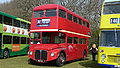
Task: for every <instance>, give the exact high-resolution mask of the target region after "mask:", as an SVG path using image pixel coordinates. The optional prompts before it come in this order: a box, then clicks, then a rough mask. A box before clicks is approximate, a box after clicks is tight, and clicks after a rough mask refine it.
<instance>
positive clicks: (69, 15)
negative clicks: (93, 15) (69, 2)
mask: <svg viewBox="0 0 120 68" xmlns="http://www.w3.org/2000/svg"><path fill="white" fill-rule="evenodd" d="M67 16H68V19H69V20H71V21H72V15H71V14H69V13H68V14H67Z"/></svg>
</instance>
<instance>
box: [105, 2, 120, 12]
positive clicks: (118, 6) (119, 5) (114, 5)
mask: <svg viewBox="0 0 120 68" xmlns="http://www.w3.org/2000/svg"><path fill="white" fill-rule="evenodd" d="M118 13H120V2H111V3H109V2H108V3H107V2H106V3H105V5H104V9H103V14H118Z"/></svg>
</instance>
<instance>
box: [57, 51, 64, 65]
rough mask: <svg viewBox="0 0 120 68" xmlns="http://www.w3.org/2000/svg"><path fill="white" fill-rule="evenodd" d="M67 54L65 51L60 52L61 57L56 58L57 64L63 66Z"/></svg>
mask: <svg viewBox="0 0 120 68" xmlns="http://www.w3.org/2000/svg"><path fill="white" fill-rule="evenodd" d="M65 59H66V58H65V55H64V54H63V53H60V54H59V57H58V58H57V59H56V66H58V67H61V66H63V65H64V63H65Z"/></svg>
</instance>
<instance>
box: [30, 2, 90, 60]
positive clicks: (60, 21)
mask: <svg viewBox="0 0 120 68" xmlns="http://www.w3.org/2000/svg"><path fill="white" fill-rule="evenodd" d="M46 9H57V10H58V9H62V10H64V11H66V12H67V13H70V14H72V15H73V16H76V17H78V18H80V19H81V20H83V21H85V22H87V23H89V22H88V21H87V20H86V19H84V18H82V17H80V16H78V15H77V14H75V13H73V12H71V11H70V10H67V9H66V8H64V7H62V6H60V5H57V4H47V5H42V6H38V7H35V8H34V11H39V10H46ZM66 15H67V14H66ZM38 19H50V26H47V27H37V26H36V24H37V20H38ZM31 22H32V24H31V28H30V32H31V33H33V32H63V33H64V34H66V38H65V41H66V42H65V43H60V44H42V43H41V44H30V45H31V46H30V49H29V51H32V55H29V58H31V59H33V60H36V61H37V60H38V59H35V51H36V50H45V51H47V60H44V61H52V60H55V59H57V58H58V56H59V53H60V52H64V53H65V56H66V61H70V60H74V59H78V58H83V51H86V52H87V53H88V38H89V37H88V36H89V35H88V32H90V28H89V27H85V26H83V25H80V24H78V23H75V22H73V21H70V20H68V19H65V18H62V17H59V16H58V11H57V14H56V16H52V17H39V18H34V14H33V17H32V21H31ZM51 29H56V30H51ZM61 30H65V31H61ZM66 31H70V32H75V33H79V34H82V35H78V34H75V33H70V32H66ZM83 35H87V36H83ZM68 36H70V37H78V38H85V39H86V44H74V43H67V37H68ZM52 52H54V53H55V56H53V57H52V56H51V55H50V54H51V53H52Z"/></svg>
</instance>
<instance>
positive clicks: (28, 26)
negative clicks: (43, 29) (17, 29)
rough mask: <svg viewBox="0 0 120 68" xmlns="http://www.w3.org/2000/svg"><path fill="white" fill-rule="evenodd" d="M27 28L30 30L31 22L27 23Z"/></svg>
mask: <svg viewBox="0 0 120 68" xmlns="http://www.w3.org/2000/svg"><path fill="white" fill-rule="evenodd" d="M26 28H27V29H28V31H29V30H30V24H29V23H27V24H26Z"/></svg>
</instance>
